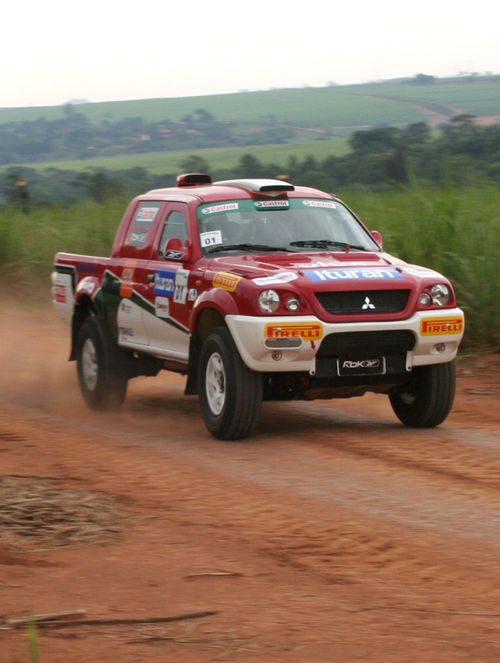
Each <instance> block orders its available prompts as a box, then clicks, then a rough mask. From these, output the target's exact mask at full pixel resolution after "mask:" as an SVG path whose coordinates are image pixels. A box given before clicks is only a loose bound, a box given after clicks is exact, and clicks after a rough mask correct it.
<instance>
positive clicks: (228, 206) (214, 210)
mask: <svg viewBox="0 0 500 663" xmlns="http://www.w3.org/2000/svg"><path fill="white" fill-rule="evenodd" d="M238 208H239V205H238V203H222V204H220V205H210V207H204V208H203V209H202V210H201V213H202V214H218V213H220V212H230V211H231V210H235V209H238Z"/></svg>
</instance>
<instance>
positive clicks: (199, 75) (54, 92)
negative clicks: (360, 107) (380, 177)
mask: <svg viewBox="0 0 500 663" xmlns="http://www.w3.org/2000/svg"><path fill="white" fill-rule="evenodd" d="M7 5H8V6H7V7H5V6H4V7H2V9H1V13H0V17H1V22H0V25H1V28H0V29H1V38H0V107H4V108H5V107H24V106H58V105H62V104H64V103H67V102H68V101H70V100H75V99H80V100H87V101H91V102H99V101H115V100H125V99H127V100H128V99H147V98H165V97H185V96H197V95H206V94H220V93H228V92H238V91H240V90H267V89H271V88H282V87H303V86H313V87H317V86H318V87H321V86H324V85H328V84H329V83H330V82H334V83H337V84H339V85H347V84H355V83H364V82H368V81H375V80H382V79H390V78H398V77H406V76H409V77H411V76H415V75H417V74H419V73H423V74H429V75H433V76H437V77H444V76H454V75H457V74H460V73H462V72H478V73H486V72H492V73H496V74H500V37H499V26H500V3H498V2H494V0H476V1H475V2H474V3H467V4H463V5H462V4H461V3H459V2H457V1H456V0H455V1H454V2H451V1H449V0H444V1H440V0H433V1H431V0H420V1H419V2H418V3H413V4H409V3H404V2H401V0H397V1H396V0H379V1H378V2H373V0H372V1H370V2H365V1H364V0H358V2H352V1H349V0H346V1H345V2H344V3H338V2H337V3H334V2H329V3H328V2H325V1H323V2H318V1H317V0H309V1H304V2H300V3H299V2H296V1H294V0H288V2H284V1H283V0H282V1H281V2H272V1H271V0H267V1H263V0H254V1H253V2H251V3H244V2H235V1H234V0H232V1H231V2H229V1H227V0H213V1H212V2H202V3H200V2H198V1H197V0H191V2H190V1H189V0H188V1H187V2H182V1H180V2H176V3H172V0H163V1H162V2H159V1H157V0H142V1H141V2H136V3H117V2H115V1H114V0H113V1H112V2H110V1H109V0H86V2H83V3H69V2H67V0H65V1H64V2H63V1H62V0H24V2H18V3H14V2H9V3H7Z"/></svg>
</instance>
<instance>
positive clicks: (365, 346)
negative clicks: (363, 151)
mask: <svg viewBox="0 0 500 663" xmlns="http://www.w3.org/2000/svg"><path fill="white" fill-rule="evenodd" d="M52 298H53V302H54V304H55V306H56V309H57V311H58V314H59V316H60V317H61V318H62V319H63V320H65V321H66V322H67V323H69V324H70V326H71V354H70V360H76V364H77V374H78V379H79V384H80V388H81V391H82V394H83V397H84V398H85V400H86V402H87V404H88V405H89V407H90V408H93V409H96V410H108V409H114V408H117V407H119V406H120V405H121V404H122V402H123V400H124V398H125V393H126V390H127V383H128V380H129V379H131V378H133V377H135V376H138V375H151V376H153V375H157V374H158V372H159V371H160V370H163V369H166V370H170V371H175V372H178V373H181V374H184V375H186V376H187V378H186V387H185V393H186V394H198V396H199V399H200V404H201V410H202V413H203V417H204V420H205V424H206V426H207V428H208V430H209V431H210V432H211V433H212V435H214V436H215V437H217V438H219V439H240V438H244V437H246V436H248V435H250V433H251V432H252V431H253V429H254V427H255V425H256V424H257V422H258V420H259V415H260V411H261V406H262V401H263V400H300V399H303V400H310V399H315V398H346V397H351V396H361V395H363V394H364V393H365V392H378V393H382V394H386V395H387V396H388V397H389V400H390V402H391V405H392V408H393V410H394V412H395V414H396V416H397V417H398V418H399V419H400V420H401V421H402V422H403V424H405V425H407V426H413V427H420V428H425V427H432V426H436V425H438V424H440V423H441V422H442V421H443V420H444V419H445V418H446V417H447V415H448V413H449V411H450V409H451V406H452V403H453V399H454V395H455V367H454V359H455V356H456V353H457V349H458V347H459V344H460V341H461V340H462V336H463V332H464V314H463V312H462V311H461V310H460V308H457V304H456V300H455V294H454V292H453V288H452V286H451V284H450V282H449V281H448V280H447V279H446V278H445V277H444V276H442V275H441V274H439V273H437V272H435V271H433V270H431V269H426V268H424V267H419V266H416V265H410V264H407V263H405V262H403V261H402V260H399V259H398V258H395V257H392V256H390V255H389V254H387V253H385V252H384V250H383V248H382V237H381V234H380V233H379V232H377V231H369V230H367V228H366V227H365V226H364V225H363V223H362V222H361V221H360V220H359V218H358V217H357V216H356V215H355V214H354V213H353V212H352V211H351V210H350V209H349V208H348V207H347V206H346V205H345V204H344V203H343V202H341V200H339V199H338V198H337V197H336V196H333V195H330V194H328V193H324V192H322V191H319V190H317V189H313V188H308V187H302V186H300V187H299V186H294V185H292V184H289V183H288V182H284V181H282V180H272V179H269V180H268V179H243V180H228V181H221V182H212V180H211V177H210V176H209V175H207V174H204V173H189V174H185V175H180V176H179V177H178V178H177V186H175V187H169V188H164V189H156V190H153V191H149V192H148V193H146V194H144V195H140V196H137V197H136V198H134V199H133V200H132V202H131V203H130V205H129V207H128V209H127V211H126V213H125V215H124V217H123V220H122V222H121V225H120V227H119V228H118V232H117V235H116V239H115V242H114V245H113V249H112V254H111V257H109V258H104V257H102V258H101V257H92V256H85V255H74V254H68V253H58V254H57V255H56V257H55V267H54V272H53V274H52Z"/></svg>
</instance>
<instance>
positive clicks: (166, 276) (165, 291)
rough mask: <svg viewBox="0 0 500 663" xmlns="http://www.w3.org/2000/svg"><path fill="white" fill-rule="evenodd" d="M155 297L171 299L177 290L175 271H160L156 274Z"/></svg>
mask: <svg viewBox="0 0 500 663" xmlns="http://www.w3.org/2000/svg"><path fill="white" fill-rule="evenodd" d="M154 283H155V288H154V294H155V295H165V296H166V297H171V296H172V295H173V294H174V290H175V271H174V270H170V269H159V270H158V271H157V272H155V281H154Z"/></svg>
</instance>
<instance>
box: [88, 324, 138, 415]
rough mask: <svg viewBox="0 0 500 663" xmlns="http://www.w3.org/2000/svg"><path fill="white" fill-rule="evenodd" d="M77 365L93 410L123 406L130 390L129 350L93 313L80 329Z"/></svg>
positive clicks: (89, 404)
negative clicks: (115, 341) (123, 349)
mask: <svg viewBox="0 0 500 663" xmlns="http://www.w3.org/2000/svg"><path fill="white" fill-rule="evenodd" d="M76 366H77V374H78V382H79V384H80V389H81V392H82V394H83V397H84V399H85V401H86V403H87V405H88V406H89V407H90V408H91V409H92V410H117V409H118V408H120V407H121V405H122V403H123V401H124V399H125V394H126V393H127V383H128V374H127V354H126V353H125V352H124V351H122V350H121V349H120V348H119V347H118V346H117V345H116V344H115V343H113V341H112V339H111V337H110V335H109V333H108V331H107V330H106V329H105V327H104V325H103V324H102V323H101V322H100V321H99V319H98V318H96V317H94V316H92V317H89V318H86V320H85V321H84V322H83V323H82V325H81V327H80V329H79V331H78V337H77V343H76Z"/></svg>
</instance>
